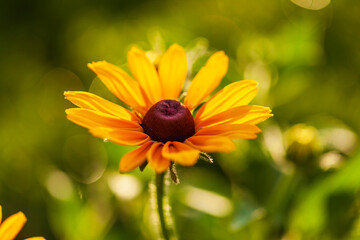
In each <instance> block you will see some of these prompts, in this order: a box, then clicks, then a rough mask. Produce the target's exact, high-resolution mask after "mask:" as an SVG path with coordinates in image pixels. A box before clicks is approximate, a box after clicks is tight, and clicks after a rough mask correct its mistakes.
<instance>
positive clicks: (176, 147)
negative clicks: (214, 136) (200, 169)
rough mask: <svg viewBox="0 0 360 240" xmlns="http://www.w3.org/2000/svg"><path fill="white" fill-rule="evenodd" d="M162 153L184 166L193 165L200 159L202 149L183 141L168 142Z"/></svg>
mask: <svg viewBox="0 0 360 240" xmlns="http://www.w3.org/2000/svg"><path fill="white" fill-rule="evenodd" d="M162 155H163V156H164V157H166V158H169V159H171V160H173V161H174V162H177V163H179V164H181V165H183V166H193V165H194V164H195V163H196V162H197V160H198V159H199V155H200V151H199V150H197V149H194V148H192V147H190V146H189V145H186V144H184V143H181V142H167V143H165V145H164V147H163V150H162Z"/></svg>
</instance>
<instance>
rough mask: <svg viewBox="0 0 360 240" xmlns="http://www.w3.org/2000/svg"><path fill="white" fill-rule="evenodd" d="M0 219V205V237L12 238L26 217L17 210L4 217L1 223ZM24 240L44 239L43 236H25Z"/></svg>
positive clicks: (0, 210)
mask: <svg viewBox="0 0 360 240" xmlns="http://www.w3.org/2000/svg"><path fill="white" fill-rule="evenodd" d="M1 220H2V208H1V205H0V239H1V240H13V239H14V238H15V237H16V236H17V235H18V233H19V232H20V230H21V229H22V227H23V226H24V224H25V222H26V217H25V215H24V213H22V212H18V213H15V214H13V215H11V216H10V217H8V218H7V219H5V221H4V222H3V223H1ZM25 240H45V238H43V237H32V238H27V239H25Z"/></svg>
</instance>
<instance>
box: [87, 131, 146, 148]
mask: <svg viewBox="0 0 360 240" xmlns="http://www.w3.org/2000/svg"><path fill="white" fill-rule="evenodd" d="M141 129H142V128H141ZM90 132H91V134H92V135H94V136H95V137H99V138H106V139H107V140H109V141H111V142H113V143H116V144H119V145H124V146H138V145H141V144H144V143H145V142H147V141H149V140H150V137H149V136H148V135H147V134H145V133H143V132H141V131H137V130H132V129H115V130H110V129H103V128H93V129H90Z"/></svg>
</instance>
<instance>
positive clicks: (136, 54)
mask: <svg viewBox="0 0 360 240" xmlns="http://www.w3.org/2000/svg"><path fill="white" fill-rule="evenodd" d="M128 65H129V67H130V71H131V73H132V75H133V77H134V78H135V80H134V79H133V78H132V77H131V76H129V75H128V74H127V73H126V72H125V71H123V70H122V69H120V68H118V67H116V66H114V65H112V64H110V63H107V62H105V61H100V62H93V63H90V64H89V65H88V66H89V68H90V69H91V70H93V71H94V72H95V73H96V74H97V75H98V77H99V78H100V79H101V81H102V82H103V83H104V84H105V86H106V87H107V88H108V89H109V90H110V91H111V92H112V93H113V94H114V95H115V96H117V97H118V98H119V99H120V100H121V101H123V102H124V103H126V104H127V105H129V106H130V107H131V109H132V110H131V111H130V110H128V109H125V108H123V107H121V106H119V105H117V104H114V103H112V102H109V101H107V100H105V99H103V98H101V97H98V96H96V95H94V94H91V93H87V92H78V91H68V92H65V98H66V99H68V100H69V101H71V102H72V103H74V104H75V105H77V106H79V107H80V108H70V109H67V110H66V113H67V118H68V119H69V120H70V121H72V122H74V123H76V124H78V125H80V126H83V127H86V128H88V129H89V130H90V132H91V133H92V134H93V135H94V136H96V137H100V138H106V139H108V140H110V141H112V142H114V143H117V144H120V145H127V146H138V145H140V147H139V148H137V149H136V150H133V151H131V152H129V153H127V154H125V156H123V158H122V159H121V161H120V171H121V172H126V171H130V170H132V169H134V168H136V167H138V166H140V165H142V164H143V163H145V162H146V161H147V162H148V163H149V165H150V166H152V167H153V168H154V169H155V171H156V172H158V173H160V172H163V171H165V170H166V169H168V168H169V166H170V162H171V161H174V162H177V163H179V164H181V165H184V166H192V165H194V164H195V163H196V162H197V160H198V158H199V154H200V152H229V151H231V150H233V149H234V148H235V145H234V143H233V142H232V139H236V138H242V139H254V138H256V137H257V133H259V132H261V130H260V129H259V128H258V127H257V126H256V124H258V123H260V122H262V121H264V120H265V119H267V118H269V117H270V116H272V114H271V110H270V109H269V108H267V107H262V106H255V105H248V104H249V102H250V101H251V100H252V99H253V98H254V97H255V95H256V93H257V90H258V83H257V82H256V81H252V80H243V81H238V82H234V83H232V84H229V85H228V86H226V87H225V88H224V89H222V90H221V91H219V92H218V93H217V94H215V95H214V96H213V97H211V98H210V100H209V101H207V102H206V103H204V104H203V105H202V106H201V107H200V108H199V110H198V111H197V113H196V115H195V116H194V117H193V114H192V112H193V111H194V109H195V108H196V107H197V106H198V105H199V104H200V103H202V102H203V101H204V99H205V98H207V97H208V96H209V95H210V94H211V93H212V92H213V91H214V90H215V88H216V87H217V86H218V85H219V83H220V82H221V80H222V78H223V77H224V76H225V74H226V72H227V69H228V57H227V56H226V55H225V53H224V52H223V51H219V52H216V53H214V54H213V55H212V56H211V57H210V58H209V60H208V61H207V63H206V64H205V66H204V67H202V68H201V69H200V71H199V72H198V73H197V74H196V76H195V77H194V79H193V80H192V82H191V84H190V86H189V89H188V91H187V95H186V97H185V100H184V103H181V102H179V101H178V98H179V95H180V93H181V91H182V89H183V85H184V82H185V79H186V75H187V62H186V54H185V51H184V49H183V48H182V47H180V46H179V45H177V44H174V45H172V46H171V47H170V48H169V49H168V50H167V51H166V52H165V54H164V55H163V56H162V58H161V60H160V63H159V66H158V68H157V67H155V66H154V64H153V63H152V62H151V61H150V60H149V58H148V57H147V56H146V54H145V53H144V52H143V51H142V50H140V49H138V48H136V47H133V48H132V49H131V50H130V51H129V53H128Z"/></svg>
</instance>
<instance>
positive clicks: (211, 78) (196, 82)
mask: <svg viewBox="0 0 360 240" xmlns="http://www.w3.org/2000/svg"><path fill="white" fill-rule="evenodd" d="M228 65H229V58H228V56H226V55H225V53H224V52H223V51H220V52H216V53H214V54H213V55H212V56H211V57H210V58H209V60H208V61H207V63H206V64H205V66H204V67H202V68H201V69H200V71H199V72H198V73H197V74H196V76H195V78H194V79H193V80H192V82H191V84H190V87H189V90H188V92H187V95H186V98H185V105H186V106H187V107H188V108H189V109H190V110H192V109H194V108H195V107H196V106H197V105H199V104H200V103H201V101H202V100H204V99H205V98H206V97H207V96H208V95H210V93H211V92H212V91H214V89H215V88H216V87H217V86H218V85H219V84H220V82H221V79H222V78H223V77H224V76H225V74H226V72H227V69H228Z"/></svg>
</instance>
